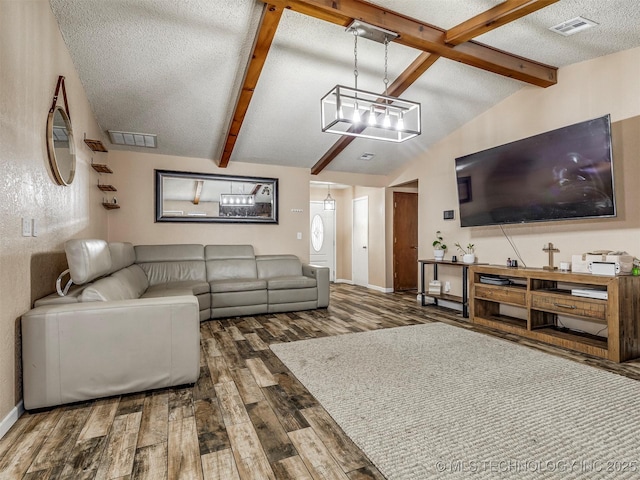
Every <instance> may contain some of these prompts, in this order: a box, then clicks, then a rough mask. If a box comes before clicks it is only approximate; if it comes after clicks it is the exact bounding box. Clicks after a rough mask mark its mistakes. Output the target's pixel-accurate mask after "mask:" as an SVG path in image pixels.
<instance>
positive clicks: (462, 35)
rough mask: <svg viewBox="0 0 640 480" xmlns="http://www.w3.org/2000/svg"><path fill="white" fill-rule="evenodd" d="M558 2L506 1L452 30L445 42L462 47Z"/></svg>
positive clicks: (555, 0) (552, 0) (536, 0)
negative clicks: (472, 40) (470, 41)
mask: <svg viewBox="0 0 640 480" xmlns="http://www.w3.org/2000/svg"><path fill="white" fill-rule="evenodd" d="M558 1H560V0H506V1H505V2H503V3H501V4H499V5H496V6H495V7H493V8H490V9H489V10H487V11H486V12H482V13H481V14H479V15H476V16H475V17H473V18H470V19H469V20H467V21H465V22H462V23H461V24H460V25H456V26H455V27H452V28H450V29H449V30H447V32H446V34H445V36H444V41H445V43H447V44H449V45H460V44H461V43H464V42H468V41H469V40H471V39H472V38H475V37H477V36H479V35H482V34H483V33H487V32H489V31H491V30H493V29H495V28H498V27H501V26H502V25H506V24H507V23H509V22H513V21H514V20H517V19H519V18H522V17H524V16H525V15H529V14H530V13H533V12H535V11H537V10H540V9H541V8H544V7H547V6H549V5H551V4H553V3H556V2H558Z"/></svg>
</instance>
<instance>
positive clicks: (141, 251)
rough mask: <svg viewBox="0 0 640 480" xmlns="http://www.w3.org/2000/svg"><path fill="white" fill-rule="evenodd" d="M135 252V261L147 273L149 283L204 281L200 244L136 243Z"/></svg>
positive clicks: (202, 253) (204, 273) (202, 252)
mask: <svg viewBox="0 0 640 480" xmlns="http://www.w3.org/2000/svg"><path fill="white" fill-rule="evenodd" d="M135 252H136V263H137V264H138V265H140V267H142V269H143V270H144V272H145V273H146V274H147V278H148V279H149V285H152V286H153V285H159V284H163V283H173V282H188V281H201V282H206V277H207V276H206V272H205V264H204V246H202V245H196V244H185V245H136V247H135Z"/></svg>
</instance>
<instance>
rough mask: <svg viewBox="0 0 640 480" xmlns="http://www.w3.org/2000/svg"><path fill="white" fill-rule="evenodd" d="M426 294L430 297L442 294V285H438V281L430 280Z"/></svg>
mask: <svg viewBox="0 0 640 480" xmlns="http://www.w3.org/2000/svg"><path fill="white" fill-rule="evenodd" d="M428 293H429V294H431V295H440V293H442V283H440V280H431V281H430V282H429V290H428Z"/></svg>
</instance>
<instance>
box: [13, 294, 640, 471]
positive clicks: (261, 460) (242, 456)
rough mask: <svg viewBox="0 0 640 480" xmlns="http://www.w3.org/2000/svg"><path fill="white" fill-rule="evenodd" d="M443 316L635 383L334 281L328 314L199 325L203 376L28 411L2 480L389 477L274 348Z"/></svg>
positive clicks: (633, 373)
mask: <svg viewBox="0 0 640 480" xmlns="http://www.w3.org/2000/svg"><path fill="white" fill-rule="evenodd" d="M435 321H441V322H445V323H449V324H452V325H457V326H460V327H462V328H467V329H473V330H477V331H482V332H491V333H492V334H494V335H499V336H501V337H503V338H506V339H508V340H511V341H516V342H518V343H521V344H524V345H527V346H529V347H532V348H538V349H541V350H544V351H547V352H548V353H550V354H554V355H559V356H563V357H566V358H570V359H573V360H575V361H580V362H583V363H587V364H590V365H593V366H595V367H597V368H603V369H606V370H609V371H612V372H616V373H618V374H621V375H625V376H628V377H630V378H634V379H638V380H640V361H633V362H627V363H624V364H621V365H618V364H615V363H612V362H608V361H606V360H601V359H597V358H594V357H589V356H586V355H581V354H577V353H572V352H568V351H566V350H562V349H560V348H556V347H552V346H548V345H543V344H539V343H538V342H535V341H533V340H526V339H522V338H519V337H517V336H515V335H509V334H504V333H500V332H496V331H492V330H491V329H488V328H484V327H478V326H473V325H471V324H469V323H468V322H467V321H466V320H464V319H462V318H461V316H460V314H459V313H458V312H455V311H452V310H447V309H444V308H440V307H421V306H420V304H419V302H417V301H416V296H415V292H413V293H406V294H404V293H394V294H383V293H378V292H374V291H371V290H367V289H364V288H360V287H354V286H349V285H344V284H340V285H332V287H331V306H330V307H329V308H328V309H326V310H316V311H305V312H296V313H286V314H273V315H260V316H255V317H243V318H231V319H224V320H212V321H208V322H203V323H202V324H201V355H200V378H199V380H198V382H197V383H196V384H195V385H193V386H182V387H175V388H168V389H162V390H156V391H152V392H145V393H139V394H132V395H124V396H119V397H112V398H107V399H100V400H95V401H91V402H84V403H79V404H73V405H66V406H62V407H58V408H53V409H49V410H44V411H38V412H30V413H26V414H24V415H23V416H22V417H21V418H20V419H19V420H18V422H16V424H15V425H14V426H13V427H12V428H11V430H10V431H9V432H8V433H7V434H6V435H5V437H4V438H3V439H1V440H0V480H6V479H11V480H14V479H22V480H36V479H37V480H54V479H74V480H77V479H87V480H89V479H100V480H115V479H117V480H133V479H164V480H174V479H176V480H177V479H180V480H182V479H185V480H187V479H189V480H191V479H193V480H200V479H202V480H204V479H207V480H209V479H212V480H217V479H220V480H253V479H256V480H257V479H277V480H307V479H308V480H316V479H342V480H367V479H374V480H380V479H384V477H383V476H382V474H381V473H380V472H379V471H378V470H377V469H376V467H375V466H374V465H372V464H371V462H370V461H369V459H368V458H367V457H366V456H365V455H364V453H363V452H362V451H361V450H360V449H359V448H358V447H357V446H356V445H354V444H353V442H351V440H350V439H349V438H348V437H347V436H346V435H345V434H344V433H343V432H342V430H341V429H340V427H339V426H338V425H337V424H336V423H335V422H334V421H333V419H332V418H331V417H330V416H329V414H328V413H327V412H326V411H325V410H324V409H323V408H322V406H321V405H320V404H319V403H318V402H317V401H316V400H315V398H313V396H312V395H311V394H310V393H309V392H308V391H307V390H306V389H305V388H304V386H303V385H302V384H301V383H300V382H298V380H297V379H296V378H295V377H294V376H293V375H292V374H291V372H289V370H288V369H287V368H286V367H285V366H284V365H283V364H282V362H280V360H279V359H278V358H277V357H276V356H275V355H274V354H273V353H272V352H271V350H270V349H269V345H271V344H274V343H281V342H291V341H296V340H303V339H308V338H316V337H326V336H332V335H341V334H345V333H352V332H363V331H368V330H376V329H381V328H392V327H399V326H405V325H415V324H419V323H429V322H435Z"/></svg>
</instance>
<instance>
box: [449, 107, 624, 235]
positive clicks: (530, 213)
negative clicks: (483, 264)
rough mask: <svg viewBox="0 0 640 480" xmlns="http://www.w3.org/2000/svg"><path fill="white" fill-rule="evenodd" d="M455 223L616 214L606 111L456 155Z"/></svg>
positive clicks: (467, 224) (608, 123) (504, 221)
mask: <svg viewBox="0 0 640 480" xmlns="http://www.w3.org/2000/svg"><path fill="white" fill-rule="evenodd" d="M456 179H457V183H458V202H459V205H460V225H461V226H463V227H472V226H479V225H498V224H507V223H526V222H544V221H550V220H569V219H578V218H592V217H613V216H615V215H616V208H615V195H614V188H613V165H612V155H611V119H610V117H609V115H605V116H604V117H600V118H596V119H594V120H588V121H586V122H581V123H577V124H575V125H569V126H567V127H563V128H559V129H557V130H553V131H550V132H546V133H541V134H539V135H535V136H533V137H529V138H525V139H522V140H518V141H515V142H511V143H507V144H505V145H500V146H498V147H494V148H490V149H488V150H483V151H481V152H477V153H472V154H470V155H466V156H464V157H459V158H456Z"/></svg>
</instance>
